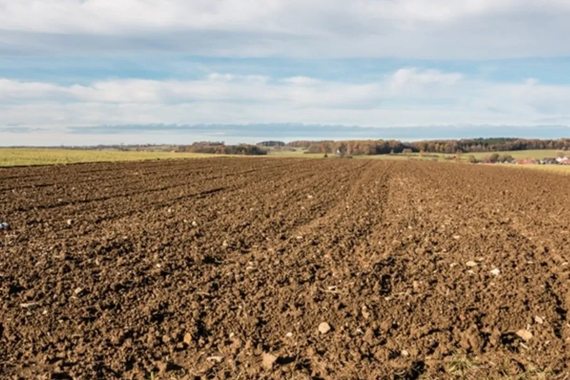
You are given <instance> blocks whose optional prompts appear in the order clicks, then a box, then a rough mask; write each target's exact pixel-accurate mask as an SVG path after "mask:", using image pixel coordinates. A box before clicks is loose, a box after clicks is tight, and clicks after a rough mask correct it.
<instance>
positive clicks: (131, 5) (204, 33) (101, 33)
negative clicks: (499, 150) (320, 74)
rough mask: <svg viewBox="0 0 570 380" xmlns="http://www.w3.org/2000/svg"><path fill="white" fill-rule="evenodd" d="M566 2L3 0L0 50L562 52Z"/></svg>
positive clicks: (569, 13)
mask: <svg viewBox="0 0 570 380" xmlns="http://www.w3.org/2000/svg"><path fill="white" fill-rule="evenodd" d="M569 18H570V3H568V1H565V0H543V1H540V2H537V1H532V0H502V1H496V0H495V1H492V0H462V1H456V0H432V1H418V0H389V1H385V0H384V1H377V0H355V1H352V2H351V4H350V6H347V3H346V1H344V0H272V1H266V0H251V1H247V2H244V1H242V0H218V1H210V0H190V1H188V0H82V1H80V0H18V1H14V0H0V52H4V53H10V54H37V53H64V52H65V53H68V52H69V51H70V50H71V51H74V52H76V53H77V54H87V53H93V52H106V53H109V52H120V53H125V52H138V51H153V52H156V51H159V52H160V51H162V52H176V53H186V54H193V55H204V56H237V57H244V56H246V57H247V56H249V57H263V56H280V57H283V56H303V57H307V56H308V57H323V56H328V57H355V56H359V57H362V56H365V57H406V58H439V59H445V58H469V59H483V58H512V57H528V56H561V55H569V54H570V46H568V44H565V43H564V41H563V40H561V39H560V38H559V37H560V36H561V35H565V34H568V33H570V23H568V22H567V20H568V19H569Z"/></svg>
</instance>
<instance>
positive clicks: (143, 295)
mask: <svg viewBox="0 0 570 380" xmlns="http://www.w3.org/2000/svg"><path fill="white" fill-rule="evenodd" d="M569 215H570V178H569V177H563V176H558V175H555V174H549V173H541V172H534V171H523V170H511V169H505V168H497V167H492V168H491V167H479V166H470V165H467V164H465V165H461V164H438V163H424V162H396V161H367V160H338V159H328V160H325V159H322V160H302V159H263V158H261V159H231V158H219V159H204V160H195V161H192V160H190V161H186V160H176V161H152V162H150V161H149V162H138V163H113V164H109V163H107V164H105V163H99V164H82V165H71V166H54V167H31V168H10V169H3V170H0V222H7V223H9V224H10V226H11V229H10V230H7V231H0V374H1V376H0V378H2V379H5V378H6V379H19V378H23V379H68V378H73V379H122V378H132V379H151V378H152V379H207V378H208V379H209V378H212V379H214V378H216V379H238V378H239V379H260V378H273V379H281V378H284V379H463V378H465V379H495V378H496V379H503V378H504V379H511V378H512V379H518V378H522V377H518V376H526V377H524V378H525V379H532V378H537V379H538V378H540V379H549V378H564V376H565V375H567V374H568V371H569V368H570V324H569V322H570V321H569V315H568V311H569V310H570V281H569V278H570V277H569V275H570V265H569V264H568V262H569V261H570V216H569Z"/></svg>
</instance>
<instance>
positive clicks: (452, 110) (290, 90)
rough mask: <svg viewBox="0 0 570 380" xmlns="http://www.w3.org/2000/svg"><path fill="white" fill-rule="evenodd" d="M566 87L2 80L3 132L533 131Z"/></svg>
mask: <svg viewBox="0 0 570 380" xmlns="http://www.w3.org/2000/svg"><path fill="white" fill-rule="evenodd" d="M568 109H570V86H554V85H545V84H541V83H539V82H536V81H526V82H523V83H518V84H517V83H492V82H485V81H480V80H476V79H473V78H469V77H465V76H464V75H461V74H459V73H449V72H441V71H435V70H420V69H417V68H403V69H400V70H396V71H395V72H393V73H391V74H388V75H386V76H385V77H384V78H382V79H380V80H378V81H374V82H368V83H359V84H355V83H346V82H338V81H325V80H316V79H312V78H306V77H302V78H300V77H292V78H288V79H285V80H276V79H272V78H269V77H266V76H257V75H249V76H248V75H241V76H240V75H234V74H232V75H228V74H223V73H218V74H211V75H209V76H207V77H205V78H203V79H199V80H191V81H155V80H142V79H130V80H107V81H99V82H94V83H92V84H90V85H71V86H63V85H56V84H50V83H43V82H22V81H15V80H8V79H1V80H0V115H2V119H1V121H0V122H1V123H2V124H3V125H18V126H22V127H33V128H45V129H51V130H57V129H64V128H66V127H71V126H92V125H102V124H137V123H139V124H148V123H166V124H171V123H173V124H193V123H232V124H236V123H237V124H240V123H242V124H243V123H273V122H296V123H322V124H335V125H338V124H344V125H362V126H411V125H419V126H421V125H434V124H440V125H441V124H459V123H468V124H494V125H499V124H510V125H537V124H540V120H568V116H569V115H568Z"/></svg>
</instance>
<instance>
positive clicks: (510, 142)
mask: <svg viewBox="0 0 570 380" xmlns="http://www.w3.org/2000/svg"><path fill="white" fill-rule="evenodd" d="M285 146H287V147H291V148H302V149H307V151H308V152H310V153H333V152H336V151H337V150H339V149H346V153H347V154H353V155H373V154H388V153H402V152H404V151H405V150H406V152H425V153H457V152H464V153H472V152H501V151H517V150H528V149H553V150H570V139H566V138H563V139H556V140H553V139H549V140H539V139H520V138H478V139H461V140H422V141H413V142H402V141H398V140H346V141H329V140H324V141H309V140H298V141H292V142H290V143H288V144H285Z"/></svg>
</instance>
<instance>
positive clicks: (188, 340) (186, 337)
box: [184, 333, 192, 345]
mask: <svg viewBox="0 0 570 380" xmlns="http://www.w3.org/2000/svg"><path fill="white" fill-rule="evenodd" d="M184 343H186V344H187V345H190V344H191V343H192V334H190V333H186V334H184Z"/></svg>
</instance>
